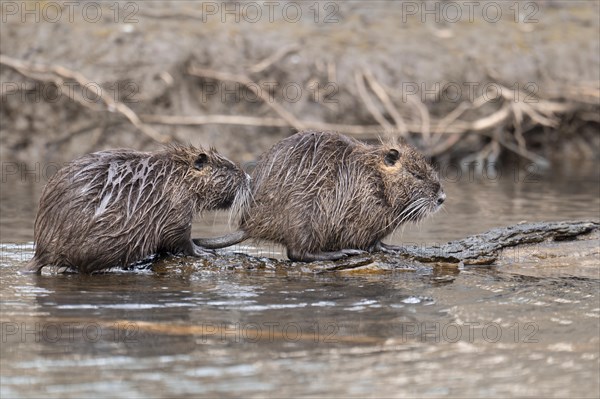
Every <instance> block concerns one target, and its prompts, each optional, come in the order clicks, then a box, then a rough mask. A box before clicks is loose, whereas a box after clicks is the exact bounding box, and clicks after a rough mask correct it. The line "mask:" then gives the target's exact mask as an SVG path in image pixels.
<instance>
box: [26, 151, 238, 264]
mask: <svg viewBox="0 0 600 399" xmlns="http://www.w3.org/2000/svg"><path fill="white" fill-rule="evenodd" d="M248 179H249V177H248V176H247V175H246V173H244V172H243V171H242V170H241V169H240V168H239V167H238V166H237V165H235V164H234V163H233V162H231V161H230V160H228V159H227V158H225V157H223V156H221V155H219V154H218V153H217V152H216V151H214V150H212V149H211V150H204V149H202V148H195V147H193V146H182V145H171V146H169V147H166V148H165V149H163V150H161V151H158V152H153V153H151V152H138V151H133V150H111V151H101V152H96V153H93V154H88V155H85V156H83V157H81V158H79V159H76V160H74V161H72V162H71V163H69V164H68V165H67V166H65V167H63V168H62V169H60V170H59V171H58V172H57V173H56V174H55V175H54V176H52V178H51V179H50V180H49V181H48V184H47V185H46V187H45V188H44V191H43V193H42V196H41V199H40V205H39V211H38V214H37V218H36V220H35V228H34V240H35V244H36V247H35V255H34V257H33V259H32V260H31V261H30V262H29V264H28V265H26V267H25V271H30V272H38V273H39V272H40V270H41V269H42V268H43V267H44V266H59V267H60V266H65V267H69V268H72V269H76V270H78V271H80V272H83V273H91V272H94V271H98V270H101V269H105V268H110V267H115V266H128V265H130V264H132V263H133V262H136V261H140V260H143V259H144V258H146V257H148V256H149V255H152V254H155V253H159V252H170V253H183V254H186V255H192V256H202V255H207V254H209V253H210V252H211V251H210V250H206V249H205V248H202V247H200V246H198V245H196V244H194V242H193V241H192V240H191V237H190V234H191V228H192V220H193V218H194V216H195V215H196V214H197V213H198V212H201V211H203V210H211V209H225V208H228V207H230V206H231V205H232V204H233V203H234V202H236V201H242V202H243V201H244V198H246V195H247V194H248V190H249V189H248Z"/></svg>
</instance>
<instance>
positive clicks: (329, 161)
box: [195, 131, 446, 261]
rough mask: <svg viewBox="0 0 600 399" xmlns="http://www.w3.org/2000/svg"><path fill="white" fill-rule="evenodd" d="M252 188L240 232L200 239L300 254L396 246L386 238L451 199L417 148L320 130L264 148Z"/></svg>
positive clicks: (335, 255) (323, 255) (213, 244)
mask: <svg viewBox="0 0 600 399" xmlns="http://www.w3.org/2000/svg"><path fill="white" fill-rule="evenodd" d="M251 192H252V199H251V201H250V202H248V204H247V206H246V207H245V208H244V209H242V210H241V220H240V225H239V231H237V232H235V233H233V234H230V235H228V236H225V237H220V238H213V239H198V240H195V242H196V243H198V244H202V245H205V246H206V247H207V248H221V247H224V246H228V245H233V244H236V243H238V242H240V241H242V240H244V239H247V238H253V239H258V240H268V241H273V242H276V243H279V244H282V245H284V246H285V247H286V248H287V254H288V257H289V258H290V259H291V260H298V261H313V260H334V259H339V258H342V257H344V256H346V255H351V254H356V253H359V252H361V251H378V250H393V249H394V247H391V246H388V245H386V244H383V243H382V242H381V240H382V239H383V238H384V237H386V236H387V235H389V234H390V233H392V232H393V231H394V229H396V228H397V227H398V226H400V225H401V224H403V223H405V222H408V221H417V220H419V219H421V218H423V217H424V216H425V215H427V214H429V213H431V212H435V211H437V210H438V209H439V208H440V206H441V205H442V203H443V202H444V200H445V198H446V195H445V194H444V191H443V190H442V187H441V185H440V181H439V178H438V175H437V173H436V172H435V171H434V169H433V168H432V167H431V166H430V165H429V163H428V162H427V161H426V159H425V158H424V156H423V155H422V154H420V153H419V152H418V151H417V150H415V149H414V148H413V147H411V146H409V145H406V144H381V145H368V144H365V143H362V142H360V141H357V140H355V139H352V138H349V137H346V136H343V135H341V134H338V133H334V132H319V131H304V132H300V133H297V134H295V135H293V136H291V137H289V138H287V139H285V140H282V141H281V142H279V143H277V144H276V145H275V146H273V147H272V148H271V149H270V150H269V151H267V152H266V153H264V154H263V155H262V156H261V157H260V158H259V160H258V163H257V166H256V168H255V170H254V171H253V173H252V189H251Z"/></svg>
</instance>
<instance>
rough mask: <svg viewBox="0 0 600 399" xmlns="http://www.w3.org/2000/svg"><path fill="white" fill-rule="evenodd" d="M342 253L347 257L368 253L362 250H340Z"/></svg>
mask: <svg viewBox="0 0 600 399" xmlns="http://www.w3.org/2000/svg"><path fill="white" fill-rule="evenodd" d="M340 252H341V253H343V254H344V255H346V256H355V255H362V254H364V253H366V252H367V251H363V250H362V249H342V250H340Z"/></svg>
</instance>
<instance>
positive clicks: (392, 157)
mask: <svg viewBox="0 0 600 399" xmlns="http://www.w3.org/2000/svg"><path fill="white" fill-rule="evenodd" d="M398 159H400V153H399V152H398V150H395V149H393V148H392V149H391V150H389V151H388V153H387V154H385V164H386V165H387V166H394V165H395V164H396V161H397V160H398Z"/></svg>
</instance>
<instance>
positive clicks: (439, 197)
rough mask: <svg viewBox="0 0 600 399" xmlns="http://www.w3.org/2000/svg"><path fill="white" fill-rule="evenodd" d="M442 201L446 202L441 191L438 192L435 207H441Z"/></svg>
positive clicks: (444, 195) (444, 194)
mask: <svg viewBox="0 0 600 399" xmlns="http://www.w3.org/2000/svg"><path fill="white" fill-rule="evenodd" d="M444 201H446V193H445V192H443V191H440V192H439V193H438V197H437V206H442V204H443V203H444Z"/></svg>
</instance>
